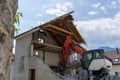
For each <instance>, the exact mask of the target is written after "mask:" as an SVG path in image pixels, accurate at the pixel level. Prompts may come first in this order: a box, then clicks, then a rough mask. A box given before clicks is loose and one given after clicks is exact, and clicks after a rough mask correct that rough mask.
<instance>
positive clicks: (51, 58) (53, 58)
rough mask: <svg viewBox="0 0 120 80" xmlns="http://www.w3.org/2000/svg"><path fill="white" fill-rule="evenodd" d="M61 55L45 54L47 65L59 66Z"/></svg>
mask: <svg viewBox="0 0 120 80" xmlns="http://www.w3.org/2000/svg"><path fill="white" fill-rule="evenodd" d="M59 61H60V60H59V54H56V53H50V52H45V63H46V64H50V65H58V62H59Z"/></svg>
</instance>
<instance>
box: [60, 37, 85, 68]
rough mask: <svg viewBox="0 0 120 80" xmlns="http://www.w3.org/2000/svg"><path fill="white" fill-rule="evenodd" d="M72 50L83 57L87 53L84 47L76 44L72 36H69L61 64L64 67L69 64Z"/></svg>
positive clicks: (65, 43)
mask: <svg viewBox="0 0 120 80" xmlns="http://www.w3.org/2000/svg"><path fill="white" fill-rule="evenodd" d="M70 49H72V50H73V51H74V52H76V53H78V54H80V55H82V54H83V53H84V52H85V51H86V50H85V49H84V48H83V47H81V46H80V45H78V44H77V43H75V42H74V41H73V40H72V39H71V37H70V36H67V37H66V40H65V42H64V46H63V50H62V60H61V64H62V66H64V67H65V66H66V64H67V60H68V57H69V55H70Z"/></svg>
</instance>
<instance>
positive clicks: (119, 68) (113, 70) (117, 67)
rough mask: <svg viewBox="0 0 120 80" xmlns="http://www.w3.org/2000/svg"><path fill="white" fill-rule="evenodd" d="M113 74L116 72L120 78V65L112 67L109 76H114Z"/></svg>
mask: <svg viewBox="0 0 120 80" xmlns="http://www.w3.org/2000/svg"><path fill="white" fill-rule="evenodd" d="M115 72H118V73H119V76H120V65H113V67H112V70H111V71H110V74H111V75H115Z"/></svg>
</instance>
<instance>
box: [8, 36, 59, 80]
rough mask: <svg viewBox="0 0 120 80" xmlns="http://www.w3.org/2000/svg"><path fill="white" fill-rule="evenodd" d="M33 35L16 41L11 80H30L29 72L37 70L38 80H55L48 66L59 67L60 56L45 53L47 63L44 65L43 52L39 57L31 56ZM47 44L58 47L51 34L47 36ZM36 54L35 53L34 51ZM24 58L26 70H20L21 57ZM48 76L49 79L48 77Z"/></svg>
mask: <svg viewBox="0 0 120 80" xmlns="http://www.w3.org/2000/svg"><path fill="white" fill-rule="evenodd" d="M31 40H32V34H28V35H26V36H24V37H21V38H19V39H17V40H16V46H15V61H14V63H12V64H11V75H10V80H29V70H30V69H35V71H36V72H35V74H36V75H35V78H36V80H54V79H53V78H54V77H55V75H54V74H53V73H51V72H52V71H51V69H50V68H49V67H48V66H47V65H46V64H51V65H58V61H59V55H58V54H56V53H50V52H45V61H44V62H45V63H46V64H44V63H43V61H42V60H43V52H42V51H38V52H39V54H40V55H39V56H35V55H34V56H30V55H31V46H30V45H31ZM45 43H48V44H53V45H57V44H56V42H55V41H54V40H52V38H51V37H50V35H49V34H47V36H45ZM33 52H34V51H33ZM23 56H24V61H23V62H24V69H20V64H21V62H20V61H21V57H23ZM46 76H47V77H46Z"/></svg>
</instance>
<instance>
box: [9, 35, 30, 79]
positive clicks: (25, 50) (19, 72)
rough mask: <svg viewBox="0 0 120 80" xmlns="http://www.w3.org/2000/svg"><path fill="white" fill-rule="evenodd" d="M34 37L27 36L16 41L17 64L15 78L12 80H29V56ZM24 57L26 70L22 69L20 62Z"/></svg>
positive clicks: (15, 63) (14, 69)
mask: <svg viewBox="0 0 120 80" xmlns="http://www.w3.org/2000/svg"><path fill="white" fill-rule="evenodd" d="M31 39H32V35H30V34H29V35H27V36H25V37H22V38H20V39H17V40H16V47H15V62H14V66H13V67H14V68H12V69H11V70H13V71H14V72H13V74H14V75H13V76H12V78H11V80H28V55H29V54H30V43H31ZM22 56H24V70H23V69H20V60H21V57H22Z"/></svg>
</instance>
